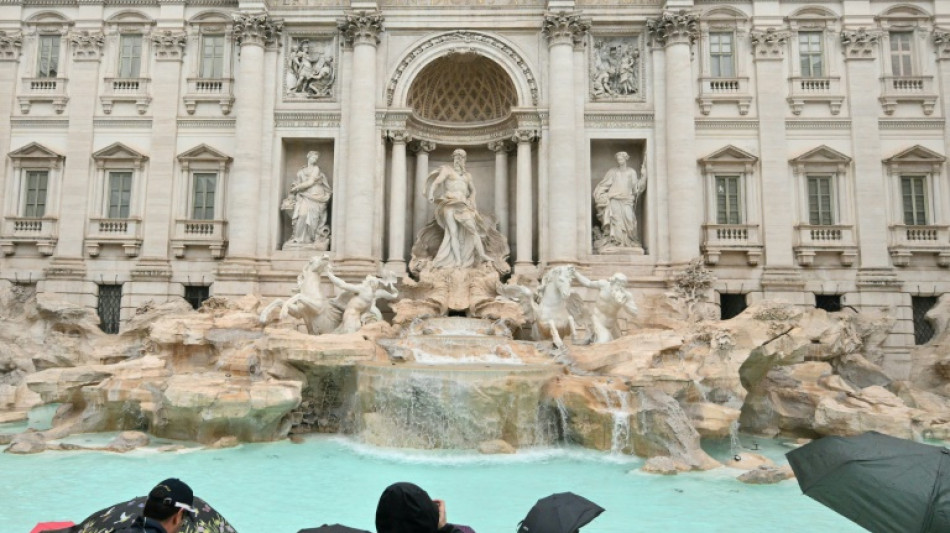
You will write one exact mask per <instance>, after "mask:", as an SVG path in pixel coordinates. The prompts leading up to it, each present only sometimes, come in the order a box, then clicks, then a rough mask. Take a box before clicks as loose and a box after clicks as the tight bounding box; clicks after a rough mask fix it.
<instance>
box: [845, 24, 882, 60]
mask: <svg viewBox="0 0 950 533" xmlns="http://www.w3.org/2000/svg"><path fill="white" fill-rule="evenodd" d="M878 39H880V33H879V32H876V31H873V32H872V31H867V30H866V29H864V28H858V29H856V30H845V31H843V32H841V49H842V51H843V52H844V58H845V59H874V57H875V55H876V52H877V42H878Z"/></svg>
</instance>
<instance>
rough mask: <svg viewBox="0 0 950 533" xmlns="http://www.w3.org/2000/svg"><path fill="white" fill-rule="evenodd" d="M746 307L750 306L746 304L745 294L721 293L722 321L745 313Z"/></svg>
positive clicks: (720, 311) (720, 315)
mask: <svg viewBox="0 0 950 533" xmlns="http://www.w3.org/2000/svg"><path fill="white" fill-rule="evenodd" d="M746 307H748V304H746V295H745V294H735V293H728V292H721V293H719V318H720V319H721V320H729V319H730V318H733V317H735V316H737V315H739V313H741V312H743V311H745V309H746Z"/></svg>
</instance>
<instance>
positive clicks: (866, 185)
mask: <svg viewBox="0 0 950 533" xmlns="http://www.w3.org/2000/svg"><path fill="white" fill-rule="evenodd" d="M878 38H879V34H878V33H877V32H869V31H867V30H865V29H864V28H860V29H857V30H845V31H843V32H841V43H842V51H843V53H844V59H845V69H846V70H847V74H848V76H847V79H848V95H849V97H848V105H849V106H850V114H851V128H852V129H851V142H852V147H851V149H852V151H853V153H854V178H855V179H854V194H855V198H854V204H855V209H856V222H857V227H858V231H857V237H858V248H859V250H860V254H861V262H860V267H861V270H862V271H863V270H865V269H872V270H873V271H875V272H878V271H879V269H887V268H890V266H891V262H890V257H889V254H888V250H887V226H888V224H887V222H888V218H887V208H886V205H887V202H886V201H884V200H885V199H886V198H887V197H888V195H887V184H886V181H885V180H886V179H887V178H886V176H885V173H884V172H883V170H882V166H881V159H882V157H881V137H880V133H879V131H878V119H879V117H880V111H879V110H880V109H881V106H880V104H879V102H878V99H877V91H872V90H868V88H869V87H878V86H879V85H880V81H879V76H880V70H879V67H878V64H877V61H876V59H877V55H878V48H879V47H878Z"/></svg>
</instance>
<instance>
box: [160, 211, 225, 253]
mask: <svg viewBox="0 0 950 533" xmlns="http://www.w3.org/2000/svg"><path fill="white" fill-rule="evenodd" d="M227 227H228V223H227V221H225V220H183V219H179V220H176V221H175V233H174V234H173V236H172V239H171V246H172V252H173V253H174V254H175V257H179V258H181V257H184V256H185V248H186V247H188V246H194V247H205V248H208V249H209V250H210V251H211V256H212V257H214V258H215V259H220V258H221V257H224V249H225V247H226V246H227Z"/></svg>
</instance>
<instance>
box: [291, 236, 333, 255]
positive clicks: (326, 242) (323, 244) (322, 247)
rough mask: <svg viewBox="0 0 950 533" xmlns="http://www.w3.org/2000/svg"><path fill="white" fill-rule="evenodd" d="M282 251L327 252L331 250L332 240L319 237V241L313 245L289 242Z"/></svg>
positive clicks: (312, 243)
mask: <svg viewBox="0 0 950 533" xmlns="http://www.w3.org/2000/svg"><path fill="white" fill-rule="evenodd" d="M280 249H281V250H288V251H297V250H306V251H310V252H325V251H327V250H329V249H330V239H329V238H327V237H317V240H316V241H314V242H311V243H300V242H294V241H287V242H285V243H284V245H283V246H281V247H280Z"/></svg>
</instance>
